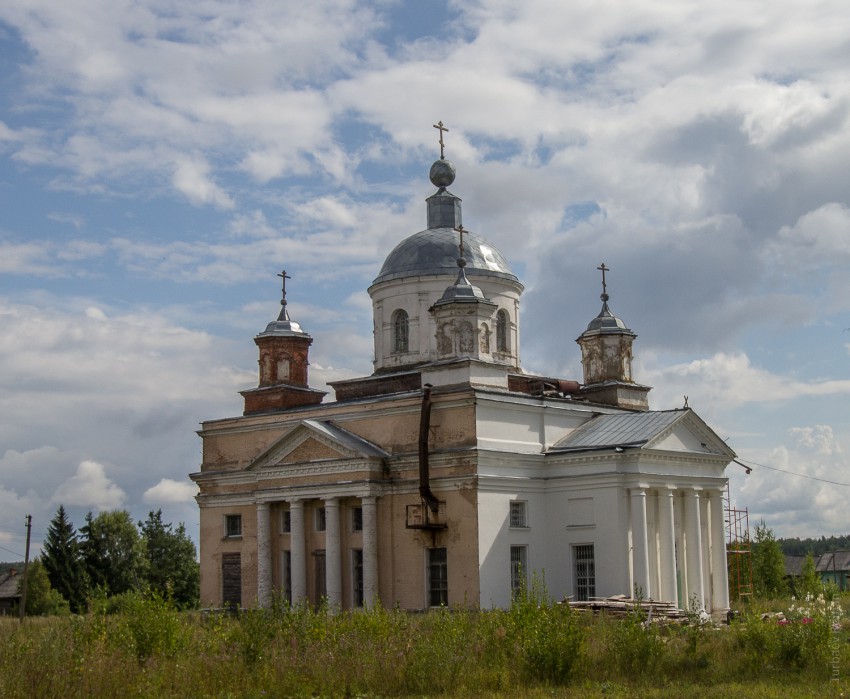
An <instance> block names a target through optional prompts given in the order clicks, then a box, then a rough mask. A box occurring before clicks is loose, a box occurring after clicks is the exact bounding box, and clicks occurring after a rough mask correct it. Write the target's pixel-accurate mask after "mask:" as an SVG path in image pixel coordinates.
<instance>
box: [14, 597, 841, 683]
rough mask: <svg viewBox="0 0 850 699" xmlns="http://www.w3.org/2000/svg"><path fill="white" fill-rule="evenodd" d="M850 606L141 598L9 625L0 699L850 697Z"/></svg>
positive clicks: (524, 600)
mask: <svg viewBox="0 0 850 699" xmlns="http://www.w3.org/2000/svg"><path fill="white" fill-rule="evenodd" d="M848 602H850V600H841V601H840V603H836V604H833V605H830V603H827V602H818V601H811V602H809V603H807V604H803V605H800V604H797V603H793V602H792V601H791V600H787V601H774V602H761V603H757V604H752V605H750V606H749V607H748V608H746V609H744V610H743V613H742V615H741V618H740V619H739V620H738V621H735V622H734V623H733V624H732V625H731V626H726V625H723V626H713V625H709V624H699V623H698V622H697V621H696V619H694V620H693V623H691V624H683V625H657V624H646V623H644V622H645V620H644V619H643V618H642V617H641V616H640V614H638V613H637V612H635V613H633V614H631V615H629V617H628V618H626V619H614V618H610V617H605V616H596V617H592V616H584V615H582V614H579V613H577V612H574V611H571V610H570V609H569V608H568V607H566V606H562V605H557V604H551V603H549V602H548V601H546V600H545V599H543V598H540V597H536V598H535V597H533V596H530V597H526V598H524V599H522V600H520V601H518V602H517V603H515V604H514V606H513V607H512V608H511V609H509V610H489V611H461V610H454V611H450V610H435V611H432V612H429V613H427V614H409V613H406V612H401V611H397V610H386V609H383V608H380V607H377V608H374V609H371V610H368V611H359V612H351V613H339V614H328V613H327V612H326V611H325V610H311V609H307V608H298V609H288V608H286V607H279V608H275V609H272V610H248V611H245V612H243V613H241V614H239V615H229V614H217V615H204V614H201V613H197V612H195V613H191V612H190V613H185V612H184V613H181V612H177V611H176V610H174V609H173V608H172V607H171V606H170V605H169V604H168V603H166V602H164V601H162V600H160V599H156V598H150V597H144V596H141V595H127V596H125V597H124V598H122V599H121V600H113V601H110V602H109V603H108V604H106V603H101V604H99V605H96V606H95V609H94V610H93V611H92V612H90V613H89V614H87V615H85V616H76V617H51V618H29V619H26V620H25V622H24V623H23V624H19V623H18V621H17V620H16V619H0V696H2V697H4V698H16V697H28V698H29V697H63V698H64V697H184V696H185V697H287V696H291V697H318V696H322V697H389V696H393V697H423V696H430V697H438V696H440V697H442V696H446V697H470V696H474V697H478V696H480V697H515V696H523V697H532V698H534V697H572V696H582V697H687V698H688V699H700V698H702V697H783V698H784V697H832V696H836V697H837V696H844V695H845V694H846V695H847V696H848V697H850V692H846V691H845V688H846V687H850V684H848V682H850V643H848V639H850V622H849V621H848V614H847V605H848ZM768 610H769V611H774V612H775V611H783V612H784V613H785V614H786V616H787V619H786V620H785V621H784V622H780V621H778V620H776V619H769V620H763V619H762V618H761V614H762V613H763V612H764V611H768Z"/></svg>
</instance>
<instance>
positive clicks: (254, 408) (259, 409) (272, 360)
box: [241, 270, 326, 415]
mask: <svg viewBox="0 0 850 699" xmlns="http://www.w3.org/2000/svg"><path fill="white" fill-rule="evenodd" d="M278 276H279V277H280V278H281V280H282V282H283V289H282V292H281V301H280V314H279V315H278V317H277V320H275V321H272V322H271V323H269V324H268V325H267V326H266V329H265V330H264V331H263V332H261V333H260V334H259V335H257V336H256V337H255V338H254V342H255V343H256V345H257V347H258V348H259V352H260V356H259V360H258V363H259V369H260V382H259V385H258V386H257V388H252V389H249V390H247V391H242V392H241V394H242V396H243V397H244V398H245V413H244V414H245V415H253V414H256V413H266V412H277V411H280V410H287V409H289V408H293V407H296V406H299V405H315V404H317V403H321V402H322V398H324V396H325V395H326V393H325V392H324V391H317V390H315V389H312V388H310V387H309V386H308V385H307V367H308V366H309V361H308V354H309V351H310V345H311V344H312V343H313V338H312V337H310V335H308V334H307V333H306V332H304V331H303V330H302V329H301V326H300V325H299V324H298V323H296V322H295V321H293V320H292V319H291V318H290V317H289V311H288V310H287V308H286V306H287V302H286V280H287V279H292V277H290V276H289V275H288V274H287V273H286V270H284V271H283V272H281V273H280V274H278Z"/></svg>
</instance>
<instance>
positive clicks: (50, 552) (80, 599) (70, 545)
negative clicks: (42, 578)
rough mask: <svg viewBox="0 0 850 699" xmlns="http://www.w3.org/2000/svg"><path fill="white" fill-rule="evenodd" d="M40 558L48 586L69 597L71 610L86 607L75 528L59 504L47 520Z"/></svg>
mask: <svg viewBox="0 0 850 699" xmlns="http://www.w3.org/2000/svg"><path fill="white" fill-rule="evenodd" d="M41 561H42V564H43V565H44V569H45V571H46V572H47V577H48V579H49V580H50V586H51V587H52V588H53V589H54V590H56V591H57V592H58V593H59V594H60V595H62V597H64V598H65V599H66V600H67V601H68V604H69V606H70V607H71V611H73V612H75V613H80V612H83V611H85V609H86V598H87V596H88V585H87V581H86V574H85V568H84V566H83V563H82V559H81V551H80V545H79V542H78V540H77V532H76V531H75V530H74V525H73V524H72V523H71V521H70V520H69V519H68V515H67V513H66V512H65V508H64V506H62V505H59V509H58V510H56V515H55V516H54V517H53V519H52V520H51V521H50V526H49V527H48V529H47V536H46V537H45V539H44V547H43V551H42V557H41Z"/></svg>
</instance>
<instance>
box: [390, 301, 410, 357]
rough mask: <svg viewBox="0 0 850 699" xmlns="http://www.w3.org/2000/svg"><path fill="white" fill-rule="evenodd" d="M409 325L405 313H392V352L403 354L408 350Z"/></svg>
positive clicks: (400, 310) (400, 311) (401, 311)
mask: <svg viewBox="0 0 850 699" xmlns="http://www.w3.org/2000/svg"><path fill="white" fill-rule="evenodd" d="M409 338H410V324H409V322H408V316H407V312H406V311H404V310H402V309H399V310H397V311H396V312H395V313H393V352H396V353H403V352H408V351H409V349H410V339H409Z"/></svg>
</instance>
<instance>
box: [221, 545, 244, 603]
mask: <svg viewBox="0 0 850 699" xmlns="http://www.w3.org/2000/svg"><path fill="white" fill-rule="evenodd" d="M221 603H222V605H224V606H233V607H238V606H239V605H240V604H242V555H241V554H238V553H224V554H222V556H221Z"/></svg>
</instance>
